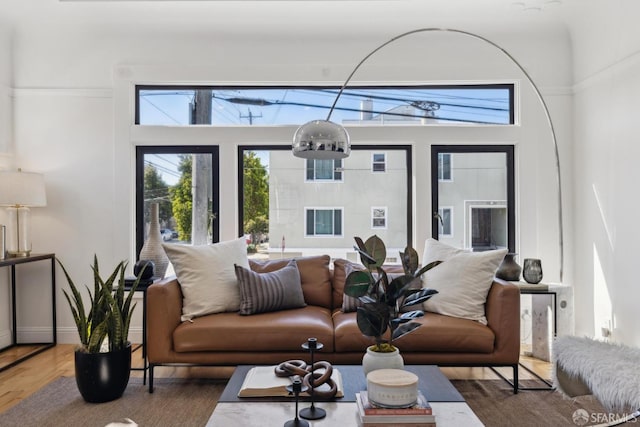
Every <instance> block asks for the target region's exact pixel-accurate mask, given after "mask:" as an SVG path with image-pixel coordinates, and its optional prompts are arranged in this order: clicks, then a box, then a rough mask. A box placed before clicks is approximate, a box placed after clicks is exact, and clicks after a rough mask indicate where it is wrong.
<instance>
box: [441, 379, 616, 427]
mask: <svg viewBox="0 0 640 427" xmlns="http://www.w3.org/2000/svg"><path fill="white" fill-rule="evenodd" d="M451 383H452V384H453V385H454V387H455V388H456V389H457V390H458V391H459V392H460V394H462V396H464V398H465V400H466V402H467V404H468V405H469V406H470V407H471V409H472V410H473V412H475V414H476V415H477V416H478V418H480V420H482V422H483V423H484V424H485V425H486V426H489V427H502V426H504V427H507V426H508V427H513V426H518V427H543V426H544V427H546V426H554V427H556V426H558V427H560V426H573V427H576V426H593V425H599V424H607V423H609V422H611V421H616V420H620V419H622V418H623V417H624V416H626V415H628V414H624V413H620V414H613V413H609V412H608V411H606V410H605V409H604V407H603V406H602V405H601V404H600V403H599V402H598V401H597V400H596V399H595V398H594V397H593V396H580V397H578V398H575V399H568V398H565V397H564V396H563V395H562V394H561V393H560V392H558V391H525V390H521V391H520V392H519V393H518V394H513V389H512V388H511V386H510V385H508V384H507V383H506V382H505V381H502V380H452V381H451ZM521 385H522V386H524V387H536V386H537V387H540V385H541V384H540V382H535V381H532V380H525V381H521Z"/></svg>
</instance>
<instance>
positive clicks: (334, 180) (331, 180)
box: [304, 159, 344, 183]
mask: <svg viewBox="0 0 640 427" xmlns="http://www.w3.org/2000/svg"><path fill="white" fill-rule="evenodd" d="M318 161H321V162H329V161H331V162H333V178H317V177H316V176H317V171H318V168H317V166H316V162H318ZM309 162H313V166H312V167H311V168H310V167H309ZM337 162H340V166H336V163H337ZM343 167H344V166H343V163H342V159H322V160H320V159H306V161H305V171H304V181H305V182H318V183H321V182H327V183H342V182H344V175H343V173H342V168H343ZM310 169H312V170H313V178H309V170H310ZM338 169H340V170H338ZM338 175H339V177H338V178H336V176H338Z"/></svg>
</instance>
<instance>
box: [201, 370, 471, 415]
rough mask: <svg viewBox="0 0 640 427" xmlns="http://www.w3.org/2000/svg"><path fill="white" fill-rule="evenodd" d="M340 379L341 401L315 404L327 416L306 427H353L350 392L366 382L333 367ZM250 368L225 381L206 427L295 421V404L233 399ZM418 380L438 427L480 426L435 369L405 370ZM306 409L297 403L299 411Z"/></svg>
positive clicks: (356, 374)
mask: <svg viewBox="0 0 640 427" xmlns="http://www.w3.org/2000/svg"><path fill="white" fill-rule="evenodd" d="M336 368H337V369H339V370H340V373H341V375H342V379H343V383H344V387H345V390H344V391H345V401H335V402H316V406H317V407H319V408H322V409H324V410H325V411H326V412H327V416H326V417H325V418H324V419H322V420H317V421H309V425H310V426H326V427H333V426H340V427H351V426H354V427H355V426H357V425H358V420H357V416H356V411H357V410H356V404H355V402H354V401H353V398H350V397H353V395H354V392H356V391H359V390H364V389H365V388H366V380H365V378H364V375H363V373H362V368H361V367H359V366H336ZM249 369H250V366H242V365H241V366H238V368H236V372H235V373H234V375H233V376H232V377H231V379H230V380H229V383H228V384H227V387H226V388H225V390H224V392H223V393H222V396H220V400H219V401H218V404H217V405H216V407H215V410H214V411H213V414H212V415H211V417H210V418H209V421H208V423H207V426H208V427H240V426H242V427H253V426H255V427H263V426H269V427H277V426H284V423H285V422H287V421H288V420H291V419H294V417H295V402H294V401H293V399H291V401H282V400H281V401H273V400H272V401H265V400H262V399H260V398H257V399H255V398H249V399H245V398H237V393H238V390H239V387H240V384H241V383H242V381H243V379H244V376H245V375H246V373H247V372H248V370H249ZM405 369H407V370H410V371H412V372H413V373H415V374H416V375H418V378H419V387H420V390H421V391H423V392H424V393H425V396H427V399H428V400H429V403H430V404H431V407H432V408H433V413H434V415H435V416H436V424H437V425H438V427H449V426H450V427H459V426H471V427H474V426H482V425H483V424H482V422H481V421H480V419H478V417H477V416H476V414H474V413H473V411H472V410H471V408H470V407H469V405H467V403H466V402H465V401H464V398H463V397H462V396H461V395H460V393H458V391H457V390H456V389H455V388H454V387H453V386H452V385H451V382H450V381H449V380H448V379H447V378H446V377H445V376H444V375H443V374H442V372H441V371H440V369H438V367H437V366H426V365H425V366H419V365H414V366H411V365H410V366H405ZM309 405H310V403H309V402H308V401H301V402H300V404H299V409H302V408H306V407H308V406H309Z"/></svg>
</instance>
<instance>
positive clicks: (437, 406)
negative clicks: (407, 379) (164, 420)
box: [207, 402, 484, 427]
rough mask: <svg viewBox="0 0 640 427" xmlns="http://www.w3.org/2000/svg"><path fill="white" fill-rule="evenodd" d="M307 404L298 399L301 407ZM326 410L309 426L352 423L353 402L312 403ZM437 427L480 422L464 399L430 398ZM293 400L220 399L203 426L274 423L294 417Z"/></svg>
mask: <svg viewBox="0 0 640 427" xmlns="http://www.w3.org/2000/svg"><path fill="white" fill-rule="evenodd" d="M307 406H309V404H308V403H302V404H301V406H300V407H301V408H305V407H307ZM316 406H317V407H318V408H322V409H324V410H325V411H326V412H327V416H326V417H325V418H324V419H322V420H317V421H309V425H310V426H326V427H335V426H340V427H352V426H353V427H356V426H357V425H358V421H357V418H356V404H355V403H354V402H322V403H316ZM431 407H432V408H433V413H434V414H435V416H436V424H437V426H438V427H460V426H465V427H476V426H483V425H484V424H482V422H481V421H480V420H479V419H478V417H477V416H476V414H474V413H473V411H472V410H471V408H470V407H469V405H467V404H466V403H465V402H432V403H431ZM294 412H295V403H294V402H223V403H218V404H217V405H216V408H215V410H214V411H213V414H212V415H211V418H209V421H208V422H207V427H229V426H230V427H235V426H237V427H240V426H242V427H264V426H269V427H277V426H283V425H284V423H285V422H287V421H288V420H291V419H293V418H294V417H295V413H294Z"/></svg>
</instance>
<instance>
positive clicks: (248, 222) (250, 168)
mask: <svg viewBox="0 0 640 427" xmlns="http://www.w3.org/2000/svg"><path fill="white" fill-rule="evenodd" d="M243 164H244V165H243V166H244V171H243V173H244V189H243V191H244V193H243V194H244V206H243V208H244V211H243V212H244V224H243V228H244V231H245V232H246V233H251V234H252V239H253V240H255V237H256V235H257V234H258V233H266V232H268V231H269V219H268V218H269V176H268V174H267V168H266V167H265V166H264V165H263V164H262V162H261V161H260V158H259V157H258V156H257V155H256V153H255V152H253V151H245V153H244V159H243Z"/></svg>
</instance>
